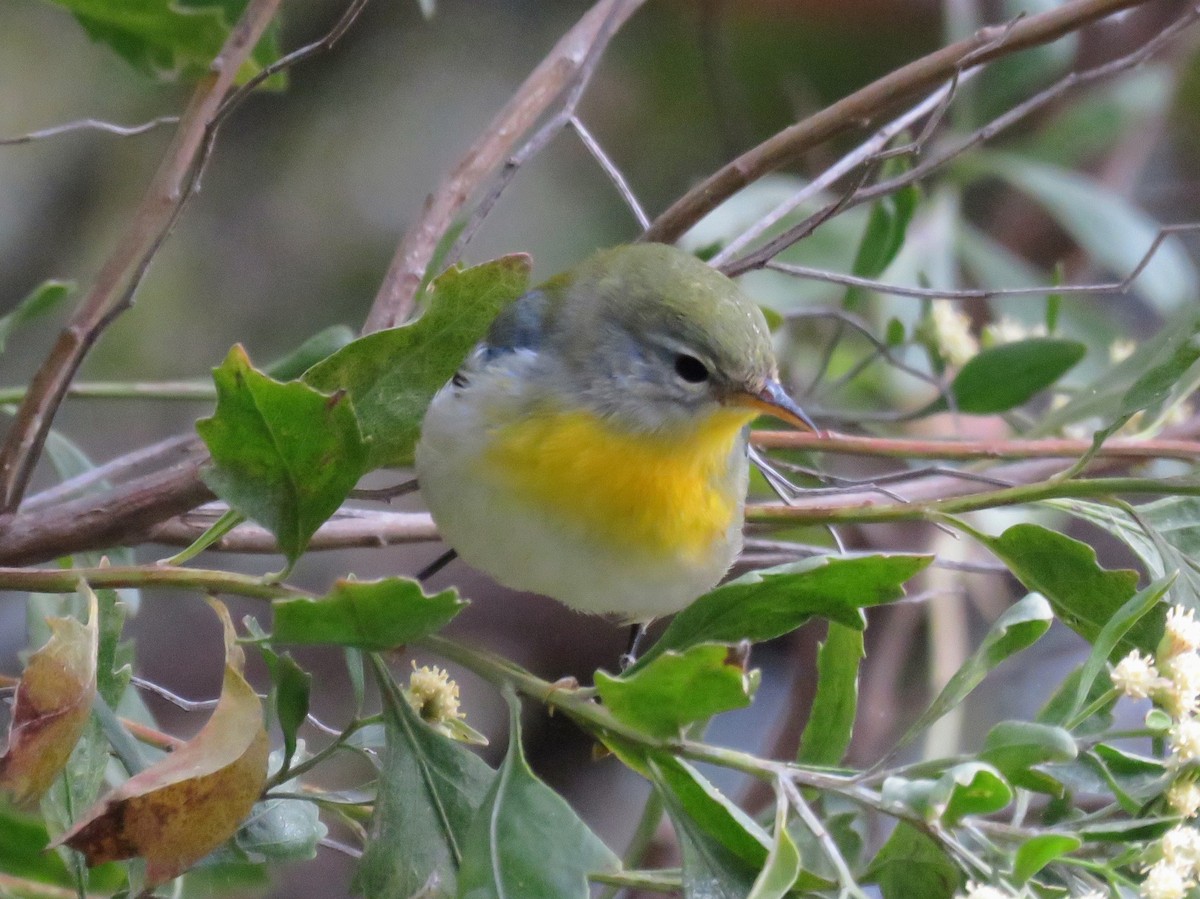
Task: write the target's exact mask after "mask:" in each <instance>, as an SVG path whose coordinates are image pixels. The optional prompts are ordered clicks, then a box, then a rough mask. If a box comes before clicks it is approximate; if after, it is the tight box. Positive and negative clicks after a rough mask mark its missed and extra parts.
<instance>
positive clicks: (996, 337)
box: [983, 315, 1046, 346]
mask: <svg viewBox="0 0 1200 899" xmlns="http://www.w3.org/2000/svg"><path fill="white" fill-rule="evenodd" d="M1045 336H1046V326H1045V325H1044V324H1036V325H1034V326H1033V327H1032V328H1031V327H1029V326H1028V325H1025V324H1022V323H1021V322H1019V321H1017V320H1016V319H1015V318H1009V317H1008V316H1007V315H1005V316H1001V317H1000V318H999V319H997V320H996V321H994V322H992V323H991V324H989V325H988V326H987V327H986V328H984V329H983V343H984V345H985V346H998V345H1000V344H1002V343H1016V342H1017V341H1018V340H1028V339H1029V338H1031V337H1045Z"/></svg>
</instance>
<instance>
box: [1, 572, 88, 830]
mask: <svg viewBox="0 0 1200 899" xmlns="http://www.w3.org/2000/svg"><path fill="white" fill-rule="evenodd" d="M79 592H80V595H81V596H83V597H84V598H86V600H87V605H88V622H87V624H83V623H82V622H80V621H76V620H75V619H74V618H50V619H48V621H47V623H48V624H49V625H50V629H51V637H50V641H49V642H48V643H46V645H44V646H43V647H42V648H41V649H39V650H38V651H37V652H35V653H34V654H33V655H32V656H30V658H29V663H28V664H27V665H26V666H25V672H24V674H23V675H22V676H21V682H20V684H19V685H18V686H17V693H16V696H15V697H14V699H13V708H12V718H11V720H10V723H9V729H8V743H7V747H8V748H7V749H6V750H5V752H4V755H3V756H2V757H0V793H7V794H8V795H9V796H11V797H12V799H13V801H14V802H16V803H17V804H18V805H23V806H28V805H31V804H33V803H35V802H36V801H37V800H38V799H39V798H40V797H41V796H42V794H43V793H45V792H46V790H48V789H49V788H50V785H51V783H52V782H53V781H54V778H55V777H57V776H58V773H59V772H60V771H61V770H62V769H63V767H64V766H65V765H66V764H67V759H68V758H70V756H71V750H72V749H74V748H75V744H76V742H77V741H78V740H79V738H80V736H81V735H82V734H83V730H84V728H85V727H86V726H87V723H88V718H89V717H90V716H91V709H92V700H93V699H94V698H95V696H96V656H97V650H98V645H99V611H98V606H97V601H96V596H95V594H94V593H92V591H91V590H90V589H89V588H88V587H87V586H86V585H85V584H83V583H81V584H80V586H79Z"/></svg>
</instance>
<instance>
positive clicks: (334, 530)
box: [147, 503, 439, 553]
mask: <svg viewBox="0 0 1200 899" xmlns="http://www.w3.org/2000/svg"><path fill="white" fill-rule="evenodd" d="M225 511H227V507H226V506H224V505H223V504H220V503H212V504H211V505H206V506H202V507H201V508H199V509H194V510H192V511H191V512H187V513H185V514H183V515H181V516H179V517H177V518H172V519H170V520H169V521H164V522H163V523H162V524H159V525H156V526H155V527H153V528H152V529H151V530H150V532H149V534H148V535H147V536H148V539H149V540H151V541H153V542H155V543H166V544H169V545H172V546H190V545H191V544H192V543H193V542H195V540H196V538H197V537H199V536H200V535H201V534H203V533H204V532H205V531H206V530H207V529H208V528H209V526H210V525H212V524H213V522H215V521H216V520H217V519H218V518H219V517H220V516H221V514H222V513H224V512H225ZM437 539H439V538H438V532H437V528H436V527H435V526H434V523H433V519H432V518H431V517H430V516H429V513H428V512H386V511H377V510H373V509H372V510H367V509H339V510H338V511H337V513H336V514H334V516H333V517H332V518H330V519H329V520H328V521H327V522H325V523H324V524H323V525H321V527H320V528H319V529H318V530H317V532H316V533H315V534H313V538H312V540H311V541H310V542H309V544H308V549H309V550H325V549H354V548H377V547H381V546H396V545H397V544H402V543H430V542H432V541H435V540H437ZM208 549H209V550H212V551H214V552H233V553H278V552H279V551H280V550H279V544H278V543H277V542H276V541H275V537H274V535H273V534H271V532H270V531H268V530H267V529H266V528H262V527H259V526H258V525H256V524H250V523H246V524H240V525H238V526H237V527H236V528H234V529H233V530H232V531H230V532H229V533H228V534H226V535H225V536H224V537H222V538H221V539H220V540H218V541H217V542H216V543H214V544H212V545H211V546H210V547H208Z"/></svg>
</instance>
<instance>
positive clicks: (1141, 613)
mask: <svg viewBox="0 0 1200 899" xmlns="http://www.w3.org/2000/svg"><path fill="white" fill-rule="evenodd" d="M1173 583H1175V575H1171V576H1169V577H1166V578H1162V579H1161V580H1157V581H1155V582H1154V583H1153V584H1151V585H1150V586H1148V587H1146V588H1145V589H1144V590H1139V591H1138V592H1137V593H1135V594H1134V595H1133V596H1132V597H1131V598H1130V599H1129V600H1128V601H1127V602H1126V603H1125V604H1124V605H1123V606H1121V608H1120V609H1118V610H1117V612H1116V614H1114V615H1113V616H1112V617H1111V618H1110V619H1109V620H1108V622H1107V623H1106V624H1105V625H1104V627H1103V628H1101V630H1100V633H1099V634H1098V635H1097V637H1096V639H1095V641H1093V643H1092V651H1091V652H1090V653H1089V654H1088V658H1087V661H1086V662H1084V663H1083V667H1082V668H1081V669H1080V672H1079V682H1078V684H1077V685H1076V687H1075V701H1074V703H1072V705H1071V709H1070V711H1069V713H1068V714H1067V716H1066V717H1065V718H1064V719H1063V720H1064V721H1070V720H1071V719H1073V718H1074V717H1075V716H1076V715H1077V714H1079V712H1080V711H1082V710H1083V707H1084V705H1085V704H1086V703H1087V701H1088V696H1090V695H1091V692H1092V685H1093V684H1095V682H1096V678H1097V677H1098V676H1099V675H1100V674H1101V673H1102V672H1103V671H1104V664H1105V663H1106V662H1107V661H1108V660H1109V658H1111V657H1112V656H1113V654H1114V653H1115V652H1116V648H1117V644H1118V643H1120V641H1121V640H1122V639H1124V637H1125V635H1126V634H1128V633H1129V631H1130V630H1131V629H1132V628H1133V627H1134V626H1135V625H1136V624H1137V623H1138V622H1139V621H1141V620H1142V619H1143V618H1145V617H1146V615H1147V614H1149V612H1150V610H1151V609H1153V608H1154V607H1155V606H1156V605H1158V603H1159V602H1160V601H1161V600H1162V598H1163V595H1164V594H1165V593H1166V592H1167V591H1168V590H1169V589H1170V588H1171V585H1172V584H1173Z"/></svg>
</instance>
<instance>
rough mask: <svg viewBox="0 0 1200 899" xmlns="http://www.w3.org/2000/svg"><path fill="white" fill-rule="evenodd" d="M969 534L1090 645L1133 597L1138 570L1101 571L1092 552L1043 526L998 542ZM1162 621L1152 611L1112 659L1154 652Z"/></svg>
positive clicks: (1021, 527)
mask: <svg viewBox="0 0 1200 899" xmlns="http://www.w3.org/2000/svg"><path fill="white" fill-rule="evenodd" d="M971 533H972V534H973V536H974V537H975V538H976V539H977V540H980V541H982V542H983V543H984V545H985V546H987V548H988V549H990V550H991V551H992V552H993V553H995V554H996V556H997V557H999V559H1000V560H1001V561H1002V562H1004V564H1005V565H1007V566H1008V569H1009V570H1010V571H1011V572H1012V573H1013V574H1014V575H1016V576H1017V579H1018V580H1019V581H1020V582H1021V583H1022V584H1024V585H1025V586H1026V588H1028V589H1029V590H1036V591H1037V592H1038V593H1041V594H1042V595H1043V596H1045V597H1046V599H1048V600H1049V601H1050V604H1051V605H1052V606H1053V607H1054V611H1055V613H1056V614H1057V615H1058V617H1059V618H1061V619H1062V621H1063V622H1064V623H1065V624H1066V625H1068V626H1069V627H1070V628H1071V629H1072V630H1074V631H1075V632H1076V633H1078V634H1079V635H1080V636H1081V637H1083V638H1084V639H1085V640H1087V641H1088V642H1089V643H1093V642H1095V641H1096V639H1097V638H1098V637H1099V636H1100V633H1101V631H1103V630H1104V626H1105V625H1106V624H1107V623H1108V622H1109V621H1110V619H1112V618H1113V616H1114V615H1116V614H1117V613H1118V612H1119V611H1120V610H1121V607H1122V606H1123V605H1125V603H1126V602H1128V601H1129V599H1130V598H1131V597H1132V596H1133V595H1134V593H1136V592H1137V582H1138V575H1137V572H1136V571H1131V570H1129V569H1118V570H1115V571H1112V570H1108V569H1106V568H1102V567H1100V564H1099V563H1098V562H1097V561H1096V551H1095V550H1094V549H1092V547H1090V546H1088V545H1087V544H1086V543H1082V542H1080V541H1079V540H1074V539H1072V538H1071V537H1067V536H1065V535H1063V534H1059V533H1058V532H1056V531H1052V530H1050V529H1049V528H1044V527H1042V526H1041V525H1037V524H1017V525H1013V526H1012V527H1010V528H1009V529H1008V530H1006V531H1005V532H1004V533H1003V534H1001V535H1000V536H999V537H988V536H986V535H984V534H979V533H977V532H974V531H972V532H971ZM1165 616H1166V610H1165V609H1163V608H1161V607H1158V608H1152V609H1151V610H1150V612H1149V613H1148V614H1146V615H1145V616H1143V617H1141V618H1140V619H1138V621H1137V622H1136V623H1135V624H1133V625H1132V626H1131V627H1130V628H1129V630H1128V631H1127V632H1126V633H1125V634H1124V635H1123V636H1122V637H1121V639H1120V641H1119V642H1117V644H1116V647H1117V648H1116V650H1115V653H1114V654H1124V653H1126V652H1128V651H1129V650H1130V649H1134V648H1137V649H1141V650H1142V651H1143V652H1153V651H1154V649H1155V647H1157V646H1158V641H1159V639H1160V638H1161V637H1162V632H1163V621H1164V618H1165Z"/></svg>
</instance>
